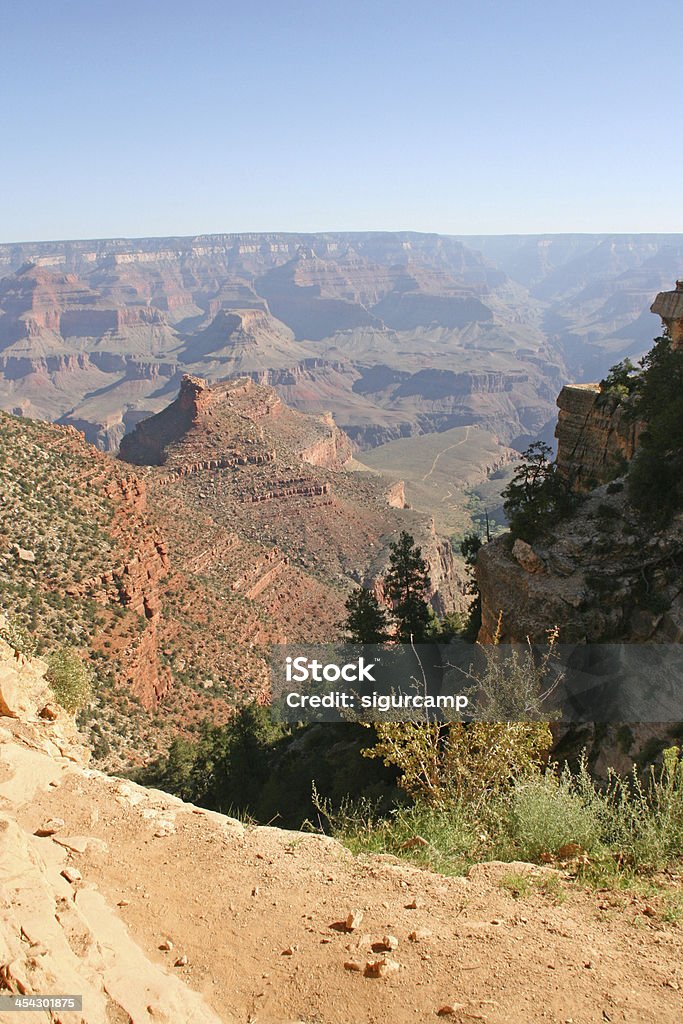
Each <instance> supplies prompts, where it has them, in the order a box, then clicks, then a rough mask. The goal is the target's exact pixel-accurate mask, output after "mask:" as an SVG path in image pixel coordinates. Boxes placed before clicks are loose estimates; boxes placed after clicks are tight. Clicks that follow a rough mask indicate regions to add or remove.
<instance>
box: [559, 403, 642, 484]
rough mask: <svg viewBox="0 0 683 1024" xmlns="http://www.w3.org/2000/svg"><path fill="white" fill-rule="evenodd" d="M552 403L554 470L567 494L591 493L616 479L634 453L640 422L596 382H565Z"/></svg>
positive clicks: (640, 428) (640, 429) (626, 407)
mask: <svg viewBox="0 0 683 1024" xmlns="http://www.w3.org/2000/svg"><path fill="white" fill-rule="evenodd" d="M557 405H558V408H559V410H560V411H559V416H558V419H557V426H556V428H555V437H556V438H557V468H558V470H559V472H560V474H561V475H562V476H563V477H564V478H565V479H566V480H567V481H568V482H569V484H570V486H571V487H572V490H575V491H580V492H585V491H590V490H591V489H592V488H593V487H597V486H599V485H600V484H603V483H608V482H609V481H610V480H613V479H614V478H615V477H616V476H619V475H620V473H622V472H623V471H624V469H625V467H626V464H627V463H628V462H630V461H631V459H632V458H633V456H634V455H635V451H636V446H637V444H638V437H639V435H640V433H641V432H642V430H643V429H644V424H643V423H640V422H637V421H635V420H634V419H633V417H632V416H630V415H629V408H628V406H627V405H625V404H623V403H621V402H619V401H618V400H617V399H616V398H614V397H612V396H611V395H609V394H605V393H602V392H601V391H600V386H599V385H598V384H567V385H566V386H565V387H563V388H562V391H561V392H560V394H559V396H558V399H557Z"/></svg>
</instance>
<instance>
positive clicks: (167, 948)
mask: <svg viewBox="0 0 683 1024" xmlns="http://www.w3.org/2000/svg"><path fill="white" fill-rule="evenodd" d="M159 949H160V950H161V951H162V953H170V952H171V950H172V949H173V943H172V942H171V940H170V939H164V941H163V942H160V943H159Z"/></svg>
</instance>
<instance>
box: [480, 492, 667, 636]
mask: <svg viewBox="0 0 683 1024" xmlns="http://www.w3.org/2000/svg"><path fill="white" fill-rule="evenodd" d="M618 487H619V490H617V491H616V492H615V491H614V490H613V489H612V493H610V492H608V489H607V487H606V486H603V487H599V488H597V489H596V490H594V491H592V492H591V493H590V495H589V496H588V497H587V498H586V499H585V500H584V501H583V502H582V503H581V505H580V506H579V507H578V509H577V511H576V512H575V513H574V514H573V515H572V516H570V517H568V518H567V519H566V520H564V521H562V522H560V523H559V524H558V525H557V526H555V527H554V528H553V531H552V533H551V534H549V535H548V536H547V537H545V538H543V539H539V540H538V541H535V542H534V543H533V544H527V543H526V542H524V541H520V540H516V541H515V542H514V545H513V544H512V542H511V539H510V537H509V535H505V536H503V537H501V538H498V539H497V540H494V541H493V542H492V543H491V544H486V545H484V547H482V548H481V550H480V552H479V556H478V558H477V581H478V584H479V587H480V590H481V595H482V628H481V633H480V640H481V641H482V642H490V641H491V640H492V639H493V637H494V636H495V635H496V631H497V630H498V627H499V623H500V637H501V639H502V640H503V641H507V642H513V641H515V642H517V641H524V640H526V638H527V637H528V638H531V639H532V640H533V641H536V642H539V643H540V642H543V640H544V639H545V636H546V632H547V630H548V629H551V628H553V627H558V628H559V631H560V642H564V643H584V642H585V643H600V642H606V641H611V642H615V643H618V642H643V641H657V642H666V643H683V585H682V584H681V579H682V578H683V577H682V576H681V572H682V570H683V517H681V516H679V517H678V518H677V519H676V520H675V521H674V523H673V524H672V526H671V527H670V528H668V529H667V530H666V531H663V532H660V533H655V534H653V532H652V530H651V529H650V528H649V525H648V524H647V523H644V522H643V521H642V520H641V519H640V517H639V516H638V515H637V514H636V513H635V512H634V510H633V509H631V508H630V506H629V505H628V503H627V501H626V498H625V495H624V490H623V487H621V485H618Z"/></svg>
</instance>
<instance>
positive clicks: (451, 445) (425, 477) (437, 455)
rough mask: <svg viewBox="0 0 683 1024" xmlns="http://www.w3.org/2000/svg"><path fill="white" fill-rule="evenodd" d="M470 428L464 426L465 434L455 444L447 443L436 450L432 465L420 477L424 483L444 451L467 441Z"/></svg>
mask: <svg viewBox="0 0 683 1024" xmlns="http://www.w3.org/2000/svg"><path fill="white" fill-rule="evenodd" d="M470 429H471V428H470V427H469V426H468V427H465V436H464V437H463V439H462V440H461V441H456V442H455V444H449V445H447V446H446V447H445V448H442V450H441V451H440V452H437V454H436V455H435V456H434V459H433V460H432V465H431V468H430V470H429V472H428V473H425V475H424V476H423V477H422V483H424V482H425V480H428V479H429V477H430V476H431V475H432V473H433V472H434V470H435V469H436V464H437V462H438V461H439V459H440V458H441V456H442V455H445V454H446V452H449V451H450V450H451V449H452V448H459V447H460V446H461V445H463V444H467V441H468V439H469V436H470Z"/></svg>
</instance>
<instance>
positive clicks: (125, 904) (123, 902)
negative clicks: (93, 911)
mask: <svg viewBox="0 0 683 1024" xmlns="http://www.w3.org/2000/svg"><path fill="white" fill-rule="evenodd" d="M116 906H117V907H129V906H130V900H119V902H118V903H117V904H116Z"/></svg>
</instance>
